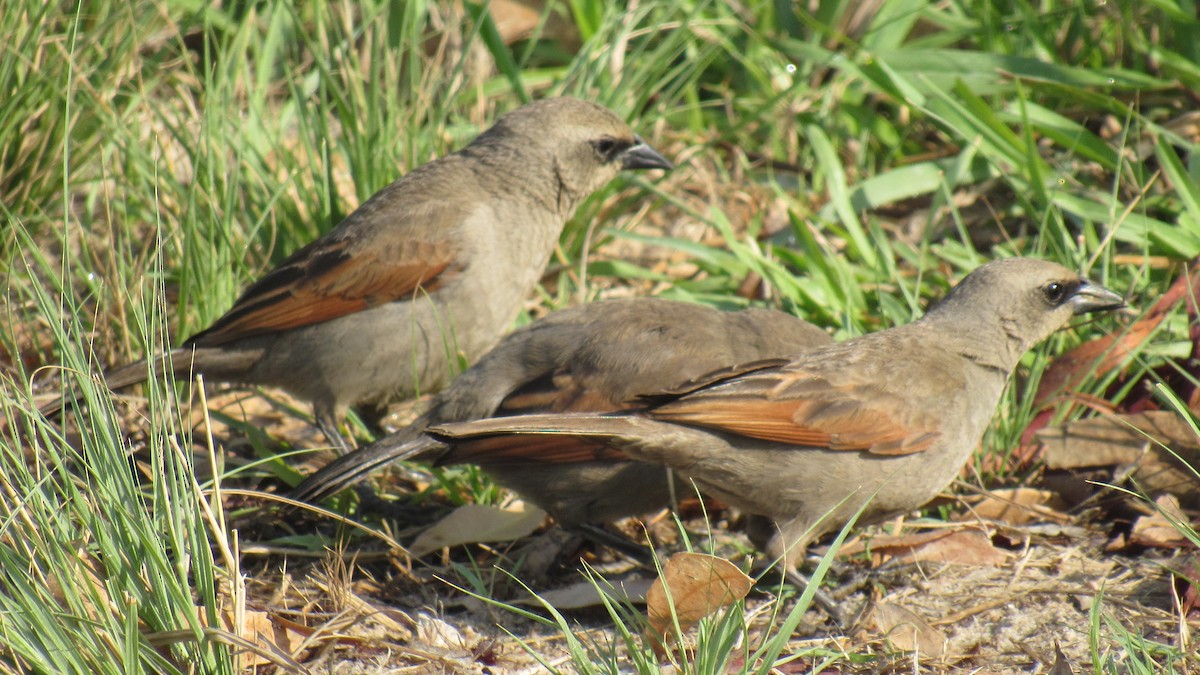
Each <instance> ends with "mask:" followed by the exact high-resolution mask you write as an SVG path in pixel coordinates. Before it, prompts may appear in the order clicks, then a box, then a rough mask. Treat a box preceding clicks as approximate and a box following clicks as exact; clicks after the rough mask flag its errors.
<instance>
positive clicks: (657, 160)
mask: <svg viewBox="0 0 1200 675" xmlns="http://www.w3.org/2000/svg"><path fill="white" fill-rule="evenodd" d="M634 140H636V141H637V143H634V144H633V145H631V146H629V149H628V150H626V151H625V152H623V153H621V168H622V169H663V170H665V171H670V170H671V169H673V168H675V165H674V164H672V163H671V161H670V160H668V159H667V158H666V157H663V156H662V155H660V154H658V151H657V150H655V149H654V148H652V147H650V146H649V145H646V141H643V140H642V139H641V137H640V136H634Z"/></svg>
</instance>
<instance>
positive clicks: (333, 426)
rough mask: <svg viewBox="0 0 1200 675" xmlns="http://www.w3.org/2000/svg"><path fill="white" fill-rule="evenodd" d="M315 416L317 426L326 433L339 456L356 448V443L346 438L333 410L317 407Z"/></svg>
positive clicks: (327, 438)
mask: <svg viewBox="0 0 1200 675" xmlns="http://www.w3.org/2000/svg"><path fill="white" fill-rule="evenodd" d="M313 417H315V418H316V421H317V428H318V429H320V430H321V433H323V434H325V439H326V440H328V441H329V442H330V443H331V444H332V445H333V447H334V449H335V450H337V454H338V456H341V455H345V454H348V453H349V452H350V451H351V450H353V449H354V444H353V443H351V442H350V441H348V440H346V437H345V436H343V435H342V432H341V430H339V429H338V423H337V416H336V415H334V414H333V412H332V411H329V410H321V409H320V408H317V409H315V410H314V411H313Z"/></svg>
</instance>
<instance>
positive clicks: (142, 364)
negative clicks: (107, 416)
mask: <svg viewBox="0 0 1200 675" xmlns="http://www.w3.org/2000/svg"><path fill="white" fill-rule="evenodd" d="M176 355H177V352H171V353H170V354H163V355H161V356H158V357H156V358H154V359H153V361H135V362H133V363H128V364H126V365H123V366H121V367H119V368H117V369H116V370H112V371H110V372H108V373H106V374H105V375H104V383H105V385H106V386H107V387H108V388H109V389H123V388H125V387H130V386H133V385H135V384H141V383H142V382H145V381H146V380H147V379H148V378H149V377H150V368H151V367H153V368H154V369H155V370H160V369H162V368H166V367H168V365H169V364H171V363H172V362H174V361H182V360H184V359H174V358H172V357H174V356H176ZM185 372H186V369H185ZM78 399H79V395H77V394H74V393H72V392H70V391H66V390H64V391H63V392H62V393H61V394H59V396H57V397H56V398H55V399H54V400H52V401H47V402H45V403H43V404H42V405H40V406H38V412H40V413H42V414H43V415H45V416H46V417H51V416H53V415H57V414H58V413H59V411H61V410H62V409H63V408H65V407H67V406H69V405H71V404H73V403H75V401H77V400H78Z"/></svg>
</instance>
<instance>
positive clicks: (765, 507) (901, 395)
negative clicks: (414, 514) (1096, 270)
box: [429, 258, 1123, 572]
mask: <svg viewBox="0 0 1200 675" xmlns="http://www.w3.org/2000/svg"><path fill="white" fill-rule="evenodd" d="M1122 304H1123V303H1122V300H1121V297H1120V296H1119V295H1117V294H1116V293H1113V292H1112V291H1109V290H1107V289H1105V288H1103V287H1101V286H1099V285H1097V284H1095V283H1093V282H1090V281H1088V280H1087V279H1084V278H1082V277H1080V276H1079V275H1078V274H1075V273H1073V272H1071V271H1070V270H1067V269H1066V268H1063V267H1061V266H1059V265H1056V264H1053V263H1049V262H1042V261H1038V260H1031V259H1024V258H1011V259H1006V260H999V261H996V262H992V263H989V264H987V265H984V266H982V267H980V268H979V269H977V270H975V271H974V272H972V273H971V274H969V275H968V276H967V277H966V278H964V279H963V280H962V282H961V283H960V284H958V286H957V287H955V288H954V289H953V290H952V291H951V292H950V293H949V294H948V295H947V296H946V297H945V299H943V300H942V301H941V302H940V303H938V304H937V305H936V306H934V307H933V308H932V309H930V310H929V312H928V313H927V314H926V315H925V316H924V317H922V318H921V319H919V320H918V321H916V322H914V323H911V324H909V325H906V326H901V327H897V328H892V329H889V330H885V331H880V332H878V333H874V334H871V335H866V336H863V337H859V338H856V339H853V340H849V341H846V342H843V343H840V344H836V345H832V346H829V347H824V348H822V349H817V350H812V351H808V352H805V353H803V354H802V355H801V356H799V357H798V358H795V359H794V360H792V361H791V362H790V363H787V364H784V365H779V364H770V363H769V364H763V365H761V366H758V367H755V366H751V367H747V368H745V369H744V370H743V372H738V373H732V374H729V375H725V376H719V377H716V378H713V379H712V380H710V381H709V382H707V383H703V384H698V385H696V386H692V387H687V388H683V389H681V390H677V391H669V392H666V393H664V394H662V395H660V396H656V397H652V398H650V399H648V400H646V401H645V402H644V405H643V406H642V407H641V408H640V409H634V410H629V411H624V412H620V413H614V414H608V415H596V414H546V415H532V416H523V417H510V418H497V419H489V420H482V421H476V422H467V423H461V424H446V425H441V426H437V427H433V428H431V429H430V431H429V433H430V435H432V436H433V437H434V438H435V439H437V440H439V441H442V442H444V443H447V444H449V445H450V446H451V450H450V451H449V452H448V454H447V455H446V461H456V462H472V461H476V458H479V457H486V458H487V461H489V462H492V463H497V462H500V461H502V459H503V458H504V457H509V458H511V460H512V461H514V462H517V461H520V462H527V463H529V462H538V461H541V462H583V461H588V460H597V459H610V458H614V457H628V458H631V459H634V460H639V461H642V462H648V463H654V464H661V465H665V466H668V467H671V468H673V469H675V470H676V472H678V473H679V474H681V475H682V476H683V477H686V478H690V479H692V480H694V481H695V482H696V483H697V484H698V485H699V487H700V489H701V490H702V491H704V492H705V493H706V494H710V495H712V496H715V497H718V498H720V499H722V500H724V501H726V502H728V503H729V504H731V505H733V506H736V507H739V508H741V509H742V510H744V511H747V512H749V513H751V514H758V515H759V516H760V517H766V518H769V519H770V520H769V523H768V526H767V527H760V528H758V531H752V532H751V538H752V539H754V542H755V544H756V545H758V546H759V547H760V548H761V549H762V550H763V551H764V552H766V553H767V554H768V556H770V557H771V558H772V559H776V560H782V561H783V563H784V565H785V567H784V569H785V570H788V571H789V572H791V571H792V570H793V566H794V563H795V562H797V561H798V560H800V559H802V557H803V552H804V550H805V548H806V546H807V544H808V543H809V542H810V541H811V540H812V539H813V538H815V537H817V536H820V535H821V534H824V533H826V532H829V531H832V530H835V529H837V528H839V527H841V526H842V525H843V524H845V523H846V522H847V521H848V519H849V518H850V517H851V516H852V515H853V514H854V513H855V512H856V511H858V509H859V508H860V507H863V506H864V504H866V507H865V510H864V513H863V518H862V520H861V521H860V522H862V521H870V520H878V519H881V518H884V517H887V516H889V515H891V514H895V513H903V512H906V511H910V510H912V509H915V508H917V507H920V506H921V505H923V504H925V503H926V502H927V501H929V500H930V499H931V498H932V497H934V496H935V495H936V494H937V493H938V492H939V491H941V490H942V489H943V488H945V487H946V486H947V485H948V484H949V483H950V481H951V480H952V479H953V478H954V477H955V476H956V475H957V474H958V473H959V471H961V470H962V467H963V466H964V464H965V463H966V461H967V459H968V458H969V457H970V455H971V452H972V451H973V450H974V449H975V447H976V446H977V445H978V444H979V441H980V438H981V437H982V435H983V432H984V429H985V427H986V426H987V425H988V423H989V421H990V420H991V418H992V415H993V414H994V412H995V409H996V405H997V403H998V401H999V400H1000V395H1001V392H1002V391H1003V389H1004V386H1005V383H1006V382H1007V380H1008V377H1009V375H1010V374H1011V373H1012V371H1013V369H1014V368H1015V367H1016V365H1017V362H1018V361H1019V360H1020V358H1021V356H1022V355H1023V354H1024V353H1025V352H1026V351H1027V350H1028V349H1029V348H1030V347H1032V346H1033V345H1034V344H1035V343H1037V342H1039V341H1040V340H1042V339H1043V338H1045V337H1047V336H1048V335H1050V333H1052V332H1053V331H1055V330H1057V329H1059V328H1060V327H1062V326H1063V325H1064V324H1065V323H1066V322H1067V320H1068V319H1070V318H1071V317H1072V316H1074V315H1077V314H1081V313H1084V312H1092V311H1099V310H1108V309H1114V308H1117V307H1120V306H1122ZM758 522H759V523H762V522H764V520H763V519H762V518H760V519H759V520H758Z"/></svg>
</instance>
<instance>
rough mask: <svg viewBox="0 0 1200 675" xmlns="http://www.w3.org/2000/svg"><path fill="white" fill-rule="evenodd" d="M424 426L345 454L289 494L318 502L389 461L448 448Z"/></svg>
mask: <svg viewBox="0 0 1200 675" xmlns="http://www.w3.org/2000/svg"><path fill="white" fill-rule="evenodd" d="M424 430H425V424H423V423H421V421H420V420H418V422H416V423H414V424H412V425H411V426H409V427H408V428H406V429H402V430H400V431H398V432H396V433H394V434H391V435H389V436H385V437H383V438H381V439H379V440H378V441H375V442H374V443H372V444H370V445H368V446H366V447H364V448H359V449H358V450H355V451H354V452H351V453H350V454H348V455H342V456H341V457H338V458H337V459H335V460H333V461H332V462H330V463H329V464H326V465H325V466H323V467H321V470H320V471H317V472H316V473H314V474H313V475H311V476H309V477H308V478H306V479H305V480H304V482H303V483H301V484H300V485H298V486H296V489H295V490H292V492H291V494H290V495H289V496H290V497H291V498H292V499H296V500H299V501H304V502H309V503H314V504H315V503H316V502H319V501H321V500H322V499H325V498H327V497H332V496H333V495H335V494H337V493H339V492H341V491H342V490H344V489H345V488H347V487H350V486H351V485H353V484H354V483H357V482H358V481H360V480H362V479H363V478H364V477H365V476H366V475H367V474H369V473H371V472H372V471H374V470H376V469H378V468H380V467H382V466H384V465H386V464H390V463H392V462H395V461H398V460H402V459H416V458H419V457H422V456H425V455H430V454H433V453H435V452H439V451H442V450H445V448H446V446H445V444H443V443H442V442H441V441H436V440H434V439H432V438H430V437H428V436H426V435H425V434H424V433H423V432H424Z"/></svg>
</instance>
